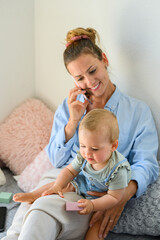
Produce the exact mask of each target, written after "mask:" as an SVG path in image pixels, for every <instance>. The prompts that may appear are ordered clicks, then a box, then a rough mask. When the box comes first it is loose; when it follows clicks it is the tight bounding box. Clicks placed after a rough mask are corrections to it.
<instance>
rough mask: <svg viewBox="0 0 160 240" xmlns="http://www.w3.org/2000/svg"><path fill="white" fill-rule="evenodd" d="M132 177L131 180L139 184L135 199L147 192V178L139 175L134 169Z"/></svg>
mask: <svg viewBox="0 0 160 240" xmlns="http://www.w3.org/2000/svg"><path fill="white" fill-rule="evenodd" d="M131 172H132V175H131V180H134V181H136V182H137V186H138V188H137V192H136V194H135V196H134V197H135V198H138V197H140V196H141V195H143V194H144V192H145V191H146V190H147V186H146V181H145V178H144V177H143V176H142V174H140V173H138V172H137V171H135V170H133V169H132V171H131Z"/></svg>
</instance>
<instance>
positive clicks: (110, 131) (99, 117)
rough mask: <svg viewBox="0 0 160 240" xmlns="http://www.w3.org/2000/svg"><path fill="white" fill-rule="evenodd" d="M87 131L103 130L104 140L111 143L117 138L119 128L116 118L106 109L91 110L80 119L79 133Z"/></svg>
mask: <svg viewBox="0 0 160 240" xmlns="http://www.w3.org/2000/svg"><path fill="white" fill-rule="evenodd" d="M84 129H87V130H89V131H97V134H98V131H100V130H103V132H106V138H107V139H108V140H109V141H110V143H113V142H114V141H115V140H117V139H118V138H119V127H118V121H117V118H116V116H115V115H114V114H113V113H112V112H110V111H108V110H106V109H99V108H98V109H93V110H91V111H90V112H88V113H87V114H86V115H85V116H84V118H83V119H82V121H81V123H80V126H79V131H81V130H84Z"/></svg>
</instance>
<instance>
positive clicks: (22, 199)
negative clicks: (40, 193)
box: [13, 192, 35, 203]
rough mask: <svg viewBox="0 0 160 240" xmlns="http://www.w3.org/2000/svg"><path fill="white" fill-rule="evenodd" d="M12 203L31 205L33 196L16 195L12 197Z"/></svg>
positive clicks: (29, 194) (27, 194)
mask: <svg viewBox="0 0 160 240" xmlns="http://www.w3.org/2000/svg"><path fill="white" fill-rule="evenodd" d="M13 201H15V202H28V203H33V202H34V201H35V197H34V194H32V192H30V193H16V194H14V195H13Z"/></svg>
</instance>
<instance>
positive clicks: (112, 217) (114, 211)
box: [87, 180, 137, 238]
mask: <svg viewBox="0 0 160 240" xmlns="http://www.w3.org/2000/svg"><path fill="white" fill-rule="evenodd" d="M136 191H137V183H136V182H135V181H133V180H131V181H130V182H129V184H128V187H126V188H125V194H124V195H123V198H122V199H121V201H120V202H119V203H118V204H117V205H116V206H114V207H113V208H110V209H108V210H105V211H97V212H95V213H94V214H93V216H92V218H91V221H90V226H93V225H94V224H95V223H96V222H97V221H98V220H100V219H101V218H102V223H101V226H100V229H99V236H101V237H102V236H103V237H104V238H105V237H106V236H107V234H108V232H109V231H110V230H112V229H113V228H114V226H115V225H116V223H117V222H118V219H119V217H120V216H121V214H122V212H123V209H124V207H125V205H126V203H127V202H128V201H129V199H130V198H131V197H132V196H134V195H135V193H136ZM87 193H88V194H89V195H92V196H98V197H102V196H103V195H105V194H106V192H101V193H99V192H87Z"/></svg>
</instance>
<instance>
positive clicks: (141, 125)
mask: <svg viewBox="0 0 160 240" xmlns="http://www.w3.org/2000/svg"><path fill="white" fill-rule="evenodd" d="M78 99H79V100H80V101H84V97H83V95H79V96H78ZM104 108H105V109H108V110H110V111H111V112H113V113H114V114H115V115H116V117H117V119H118V124H119V129H120V135H119V145H118V149H117V150H118V151H119V152H120V153H121V154H123V155H124V157H125V158H127V159H128V161H129V163H130V165H131V170H132V176H131V179H132V180H135V181H136V182H137V184H138V190H137V193H136V197H139V196H141V195H142V194H143V193H144V192H145V191H146V189H147V186H148V185H149V184H151V183H153V182H154V181H155V180H156V179H157V177H158V173H159V166H158V162H157V151H158V136H157V130H156V127H155V123H154V120H153V117H152V114H151V111H150V109H149V107H148V106H147V105H146V104H145V103H143V102H142V101H140V100H137V99H134V98H132V97H129V96H127V95H125V94H123V93H121V92H120V90H119V89H118V88H117V87H116V90H115V92H114V93H113V95H112V96H111V98H110V99H109V101H108V102H107V103H106V105H105V107H104ZM84 115H85V114H84ZM82 118H83V117H82ZM68 119H69V109H68V104H67V98H66V99H65V100H64V102H63V103H62V104H61V105H60V106H59V107H58V109H57V110H56V113H55V115H54V121H53V128H52V133H51V137H50V141H49V144H48V145H47V147H46V152H47V154H48V156H49V159H50V161H51V163H52V164H53V166H54V167H57V168H60V167H64V166H66V165H67V164H69V163H70V162H71V161H72V160H73V158H74V157H75V155H76V154H77V151H78V150H79V141H78V127H79V126H78V127H77V130H76V132H75V134H74V136H73V137H72V138H71V139H70V140H69V141H68V142H67V143H65V133H64V128H65V126H66V124H67V122H68Z"/></svg>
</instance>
